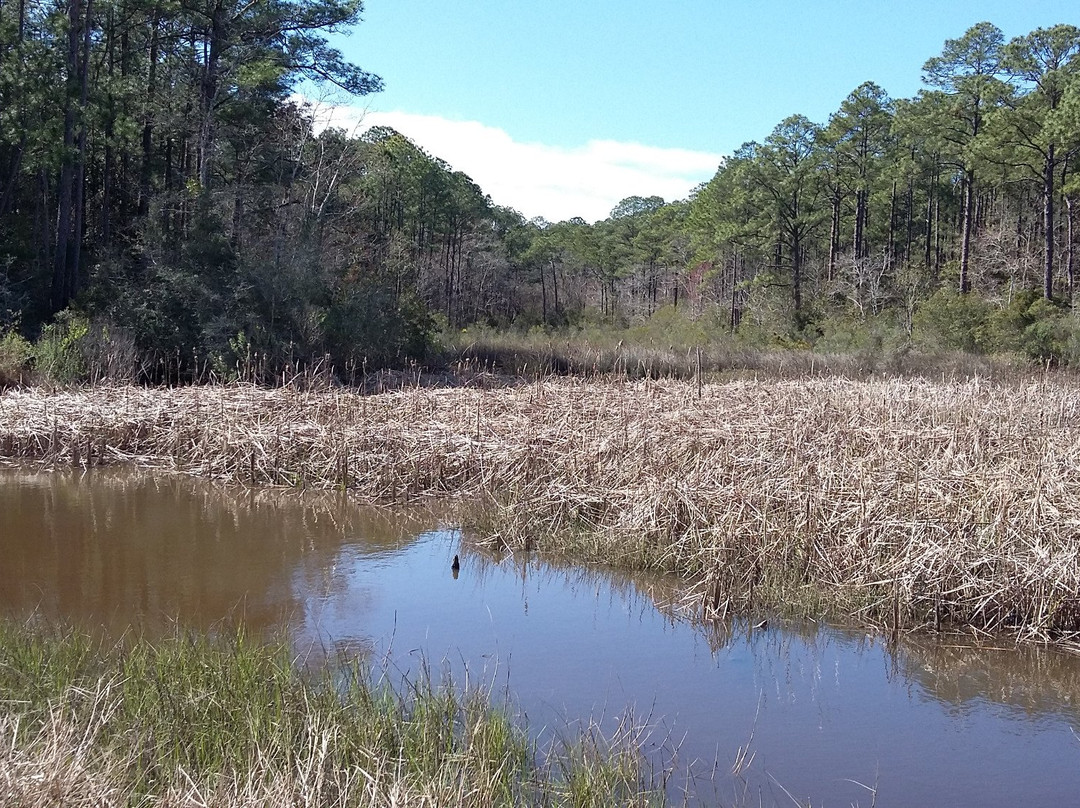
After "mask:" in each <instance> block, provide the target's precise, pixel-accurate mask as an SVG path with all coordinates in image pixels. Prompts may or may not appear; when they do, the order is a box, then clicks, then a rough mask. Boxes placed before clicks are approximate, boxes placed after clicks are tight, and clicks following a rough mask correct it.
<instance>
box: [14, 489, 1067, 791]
mask: <svg viewBox="0 0 1080 808" xmlns="http://www.w3.org/2000/svg"><path fill="white" fill-rule="evenodd" d="M455 554H459V555H461V557H462V566H461V571H460V574H459V575H458V577H456V578H455V577H454V576H453V574H452V572H451V569H450V560H451V558H452V557H453V556H454V555H455ZM673 592H674V589H673V583H672V582H671V581H667V580H664V579H655V578H653V579H642V578H634V577H630V576H626V575H624V574H619V573H616V572H612V571H604V570H585V569H580V568H573V567H557V566H552V565H549V564H543V563H539V562H538V561H537V560H536V559H514V558H506V559H501V560H498V559H492V558H489V557H486V556H483V555H480V554H476V553H470V552H469V551H468V550H467V548H463V547H462V546H461V542H460V536H459V535H458V534H457V533H456V532H455V531H453V530H449V529H446V528H445V527H444V526H441V525H440V524H439V519H438V516H437V515H433V514H431V513H426V514H425V513H412V514H402V513H395V512H390V511H379V510H365V509H362V508H360V507H357V506H355V505H350V504H349V503H348V502H347V501H346V500H345V499H343V498H342V497H340V496H338V495H318V496H314V495H311V496H307V497H305V496H301V495H296V494H292V495H289V494H286V495H283V494H280V493H275V492H266V491H264V492H253V491H235V490H234V491H226V490H223V489H221V488H219V487H216V486H214V485H212V484H209V483H206V482H199V481H192V480H187V479H183V478H155V477H146V476H142V475H138V474H132V473H125V472H116V471H94V472H92V473H78V472H70V473H56V474H52V473H35V472H29V471H19V470H16V471H0V613H3V614H6V615H25V614H28V613H30V612H36V613H38V614H39V615H40V616H42V617H45V618H47V619H51V620H56V621H62V622H75V623H80V624H83V625H86V626H89V627H94V628H98V627H101V628H103V629H104V630H106V631H109V632H112V633H120V632H123V631H126V630H129V629H130V628H131V627H132V626H135V627H138V628H139V629H140V630H142V631H145V632H147V633H150V634H154V633H159V632H169V631H172V630H173V628H174V626H175V625H177V624H179V625H183V626H185V627H195V628H199V629H202V630H208V631H212V630H214V629H215V627H217V626H220V625H222V624H223V623H232V622H235V621H238V620H243V621H245V623H246V624H247V625H248V626H249V627H250V628H251V629H253V630H270V631H275V630H280V629H286V630H288V631H289V632H290V633H291V636H292V637H293V639H294V642H295V643H296V646H297V648H298V650H301V651H304V652H306V653H308V654H309V655H310V656H311V658H314V659H317V658H320V657H321V655H322V654H325V653H327V652H329V651H338V652H345V653H363V654H367V655H369V656H370V657H371V659H372V660H373V661H375V662H380V663H383V664H386V663H389V664H390V665H392V666H393V668H394V670H396V671H399V672H400V673H401V674H403V675H407V676H412V675H415V674H416V673H417V672H418V671H419V669H420V668H421V667H422V666H424V665H429V666H431V667H433V668H435V669H436V670H442V671H446V672H448V673H450V674H451V675H453V676H454V678H455V679H456V680H457V681H459V682H461V681H462V680H463V679H464V678H465V677H466V676H467V677H468V678H470V679H471V680H473V681H476V680H482V681H486V682H489V683H493V684H495V685H496V687H497V688H498V690H499V691H500V692H502V691H503V690H505V691H506V692H508V693H509V694H510V699H511V703H512V705H513V708H514V709H515V710H517V711H519V712H520V713H521V715H522V720H524V721H527V723H528V726H529V728H530V730H531V731H533V732H534V733H536V734H537V735H538V736H540V737H541V738H544V737H551V736H553V735H554V734H556V733H558V732H564V733H565V731H566V728H567V724H568V723H569V724H570V727H571V729H572V728H573V726H575V725H576V723H577V722H579V721H581V722H584V721H588V720H595V721H597V722H599V723H600V724H601V726H602V727H604V728H605V729H606V730H608V731H613V729H614V727H615V725H616V723H617V721H618V719H619V718H620V717H621V716H622V715H624V714H625V713H626V712H628V711H630V712H632V713H633V714H634V715H635V716H636V717H637V719H638V720H639V721H641V722H642V723H645V724H647V725H648V726H649V727H650V728H651V730H652V731H651V734H650V735H649V736H648V738H647V739H646V740H645V742H644V745H645V747H646V749H647V751H649V753H650V755H651V756H652V759H653V760H655V761H657V764H658V765H662V766H667V767H669V768H670V770H671V772H672V776H671V783H674V784H676V786H675V787H684V786H685V787H688V788H690V789H691V790H692V791H693V793H694V796H695V799H696V800H701V801H702V802H705V803H708V804H715V803H720V804H724V805H794V804H801V805H807V804H813V805H815V806H821V805H824V806H848V805H861V806H869V805H871V804H874V805H877V806H909V805H911V806H916V805H980V806H1006V805H1007V806H1016V805H1026V804H1040V805H1074V804H1077V803H1078V801H1080V658H1077V657H1074V656H1071V655H1069V654H1066V653H1062V652H1054V651H1050V650H1045V649H1034V648H1026V649H1015V648H1011V647H1009V646H1008V644H1006V643H1003V644H1002V645H1001V647H988V646H985V645H984V646H982V647H975V646H971V645H968V644H966V643H961V642H957V641H955V640H950V639H944V640H937V639H935V638H931V637H913V638H906V639H904V640H903V641H902V642H901V643H900V644H899V645H890V644H887V643H885V642H883V641H881V640H880V639H878V638H874V637H871V636H868V635H866V634H865V633H864V632H862V631H858V630H854V629H842V628H836V627H826V626H821V625H816V624H813V623H782V622H780V621H777V620H770V621H769V622H768V624H767V626H765V627H759V628H754V627H752V623H754V622H756V621H751V622H735V623H729V624H724V625H720V624H710V625H699V624H695V623H694V622H693V621H691V620H688V619H685V618H682V617H680V616H679V615H677V614H674V613H672V612H671V610H668V609H664V608H658V607H657V605H656V604H657V603H661V604H662V603H663V602H664V601H666V600H667V599H668V598H669V597H670V596H671V595H672V593H673ZM740 749H746V750H747V754H746V758H745V759H746V760H747V761H748V762H747V763H746V764H745V765H744V766H743V767H742V768H741V769H740V771H739V772H738V773H737V774H733V773H732V769H733V767H734V764H735V762H736V760H737V759H738V758H739V755H740ZM675 787H673V789H672V793H674V788H675ZM870 789H876V791H877V793H876V798H875V795H874V794H873V792H872V791H871V790H870ZM796 801H797V802H796Z"/></svg>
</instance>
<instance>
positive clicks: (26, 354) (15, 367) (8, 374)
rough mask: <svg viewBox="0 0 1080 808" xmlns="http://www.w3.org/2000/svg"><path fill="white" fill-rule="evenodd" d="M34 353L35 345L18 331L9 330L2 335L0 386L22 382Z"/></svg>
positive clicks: (0, 341)
mask: <svg viewBox="0 0 1080 808" xmlns="http://www.w3.org/2000/svg"><path fill="white" fill-rule="evenodd" d="M33 355H34V346H32V345H31V344H30V343H29V342H28V341H27V340H26V339H25V338H24V337H23V336H22V335H21V334H19V333H18V332H17V331H15V330H11V331H8V332H6V333H5V334H4V335H3V336H2V337H0V388H4V387H7V386H9V385H15V384H21V383H22V382H23V380H24V379H25V378H26V374H27V371H28V370H29V367H30V360H31V358H32V357H33Z"/></svg>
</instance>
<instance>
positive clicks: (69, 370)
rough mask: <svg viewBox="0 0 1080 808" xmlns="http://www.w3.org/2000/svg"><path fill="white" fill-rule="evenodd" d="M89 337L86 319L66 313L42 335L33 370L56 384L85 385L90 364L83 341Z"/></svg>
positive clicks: (38, 340) (35, 350)
mask: <svg viewBox="0 0 1080 808" xmlns="http://www.w3.org/2000/svg"><path fill="white" fill-rule="evenodd" d="M89 333H90V321H89V320H88V319H87V318H86V316H85V315H83V314H80V313H78V312H75V311H72V310H71V309H65V310H64V311H62V312H60V313H59V314H58V315H56V318H55V320H54V321H53V322H52V323H50V324H49V325H47V326H45V328H43V329H42V331H41V336H39V337H38V338H37V341H36V342H35V343H34V368H35V370H36V371H37V373H38V374H39V375H40V376H41V377H42V378H43V379H45V380H47V381H49V382H52V383H53V384H74V383H76V382H81V381H86V379H87V370H88V368H87V363H86V358H85V356H84V355H83V350H82V341H83V340H84V339H85V338H86V336H87V334H89Z"/></svg>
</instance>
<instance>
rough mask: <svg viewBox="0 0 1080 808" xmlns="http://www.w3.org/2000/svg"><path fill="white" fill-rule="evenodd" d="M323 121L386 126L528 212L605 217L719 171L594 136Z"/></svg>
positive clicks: (695, 155) (398, 120)
mask: <svg viewBox="0 0 1080 808" xmlns="http://www.w3.org/2000/svg"><path fill="white" fill-rule="evenodd" d="M317 119H318V120H319V121H321V122H323V123H324V125H332V126H337V127H341V128H343V129H345V130H347V131H350V132H356V133H357V134H359V133H360V132H363V131H366V130H367V129H368V128H370V127H372V126H390V127H393V128H394V129H396V130H397V131H399V132H401V133H402V134H403V135H405V136H406V137H408V138H409V139H410V140H412V141H413V142H414V143H416V144H417V145H418V146H420V147H421V148H422V149H424V150H425V151H427V152H428V153H429V154H431V155H433V156H435V157H439V158H441V159H443V160H445V161H446V162H447V163H449V164H450V165H451V166H452V167H453V168H454V169H455V170H457V171H463V172H464V173H465V174H468V175H469V176H470V177H471V178H472V179H473V181H474V182H476V184H477V185H479V186H480V188H482V189H483V191H484V192H485V193H486V194H488V195H489V196H490V197H491V199H492V201H494V202H495V203H496V204H498V205H505V206H507V207H511V208H514V209H516V210H517V211H519V212H520V213H521V214H523V215H524V216H526V217H527V218H532V217H534V216H543V217H544V218H545V219H548V220H549V221H553V222H556V221H562V220H564V219H569V218H571V217H574V216H580V217H581V218H583V219H585V220H586V221H589V222H594V221H597V220H599V219H604V218H606V217H607V216H608V214H609V213H610V212H611V209H612V208H614V207H615V205H616V204H617V203H618V202H619V201H620V200H622V199H625V198H626V197H628V196H661V197H663V198H664V199H665V200H667V201H669V202H670V201H674V200H677V199H685V198H686V197H687V196H688V195H689V194H690V191H691V190H693V188H694V187H695V186H696V185H698V183H701V182H704V181H707V180H708V179H710V178H711V177H712V176H713V174H714V173H715V172H716V169H717V166H719V164H720V161H721V160H722V157H721V155H719V154H712V153H708V152H697V151H690V150H687V149H673V148H660V147H655V146H645V145H642V144H639V143H622V142H618V141H612V140H593V141H589V143H587V144H586V145H584V146H581V147H578V148H571V149H567V148H561V147H556V146H547V145H544V144H541V143H521V142H518V141H516V140H514V139H513V138H512V137H511V136H510V135H509V134H507V133H506V132H505V131H503V130H502V129H498V128H496V127H492V126H487V125H485V124H482V123H478V122H476V121H452V120H447V119H446V118H440V117H436V116H433V115H416V114H412V113H407V112H364V111H363V110H360V109H357V108H355V107H340V106H339V107H324V108H323V110H322V112H320V113H319V114H318V115H317Z"/></svg>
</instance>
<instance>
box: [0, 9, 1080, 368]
mask: <svg viewBox="0 0 1080 808" xmlns="http://www.w3.org/2000/svg"><path fill="white" fill-rule="evenodd" d="M361 12H362V4H361V3H360V2H359V0H273V2H248V0H244V1H243V2H241V0H0V335H5V336H3V337H2V339H0V376H2V375H4V374H5V373H6V374H7V375H8V376H11V375H12V374H13V373H14V372H15V371H14V370H13V369H18V368H21V367H26V366H28V365H29V364H35V363H36V365H37V367H38V368H39V370H42V371H45V372H47V374H48V375H50V376H51V377H53V378H54V379H57V380H60V381H63V380H65V379H78V378H85V377H87V376H88V375H92V376H95V377H101V376H116V377H125V378H142V379H144V380H152V381H166V380H177V381H182V380H189V379H195V378H207V377H209V376H211V375H213V376H216V377H217V378H228V377H230V376H231V375H235V374H236V373H238V372H239V369H240V368H241V367H246V368H249V369H250V368H251V367H252V366H253V365H257V366H258V367H259V368H260V369H261V371H262V372H263V373H264V375H265V376H266V377H267V378H276V377H278V376H279V375H280V373H281V372H282V371H283V370H287V369H288V368H295V367H297V366H299V365H304V364H307V365H311V364H319V363H324V364H325V365H326V366H332V367H334V368H336V369H338V371H339V372H355V371H356V370H357V369H358V368H363V369H367V368H372V369H374V368H378V367H387V366H400V365H402V364H403V363H406V362H409V361H421V360H423V359H424V358H425V356H429V355H430V352H431V350H432V348H433V346H434V344H435V342H436V340H437V337H438V335H439V334H460V333H461V331H462V330H463V329H466V330H476V329H494V330H502V329H514V330H517V331H519V332H528V331H530V330H533V331H540V332H543V333H545V334H552V333H558V334H560V335H563V334H566V333H569V332H572V331H573V330H574V329H579V330H580V329H590V328H591V329H597V328H603V329H607V330H609V331H612V330H615V331H617V330H618V329H623V328H626V327H628V326H633V325H635V324H641V323H650V322H652V323H655V324H657V327H656V328H654V329H653V333H654V334H656V335H657V337H656V338H657V339H661V340H663V339H669V340H670V341H672V342H673V343H674V342H677V341H678V340H679V339H680V338H682V337H685V338H686V339H687V340H689V341H693V340H700V339H709V338H718V339H719V338H723V339H731V340H737V341H741V342H742V343H744V344H747V345H754V346H759V347H767V346H786V347H794V348H807V349H814V350H818V351H832V352H837V351H839V352H843V351H852V350H864V349H866V348H868V347H870V348H878V349H881V350H908V349H909V348H910V347H911V346H915V347H917V348H919V349H922V350H927V351H934V350H957V351H975V352H987V353H1015V354H1019V355H1023V356H1027V357H1031V358H1035V359H1039V360H1042V361H1045V360H1060V361H1065V362H1068V361H1080V321H1077V320H1076V319H1075V318H1074V316H1073V314H1072V304H1073V300H1074V295H1075V292H1076V277H1075V275H1076V269H1077V267H1076V264H1077V257H1076V248H1077V238H1078V237H1077V233H1076V230H1077V216H1078V214H1077V207H1078V205H1080V175H1078V162H1080V29H1078V28H1076V27H1074V26H1071V25H1057V26H1054V27H1052V28H1047V29H1039V30H1036V31H1034V32H1032V33H1030V34H1028V35H1026V36H1022V37H1017V38H1015V39H1013V40H1011V41H1006V40H1005V39H1004V37H1003V35H1002V33H1001V32H1000V30H998V29H997V28H996V27H995V26H993V25H991V24H990V23H985V22H984V23H980V24H978V25H976V26H974V27H972V28H971V29H970V30H969V31H967V32H966V33H964V34H963V35H962V36H961V37H959V38H958V39H950V40H948V41H946V42H945V44H944V47H943V49H942V52H941V54H940V55H937V56H933V57H932V58H930V59H929V60H928V61H927V62H926V64H925V66H924V68H923V82H924V84H925V89H923V90H922V91H921V92H920V93H919V94H918V95H917V96H916V97H914V98H910V99H893V98H890V97H889V95H888V94H887V93H886V91H885V90H884V89H883V88H881V87H879V86H877V85H876V84H874V83H871V82H867V83H864V84H862V85H860V86H859V87H857V88H855V89H854V90H853V91H852V92H851V94H850V95H849V96H848V97H847V98H845V99H844V100H843V102H842V103H841V104H840V107H839V109H838V110H837V111H836V112H835V113H834V114H833V115H831V116H830V118H829V120H828V121H825V122H813V121H810V120H808V119H807V118H805V117H803V116H800V115H793V116H791V117H789V118H786V119H785V120H783V121H781V122H780V123H778V124H777V126H776V127H775V129H774V130H773V131H772V132H771V133H770V134H769V136H768V137H766V138H765V139H764V140H762V141H761V142H750V143H746V144H744V145H743V146H742V147H740V148H739V149H738V150H737V151H736V152H735V153H734V154H733V155H731V156H730V157H729V158H727V159H726V160H725V161H724V162H723V164H722V165H721V166H719V167H718V170H717V172H716V175H715V176H714V177H713V178H712V179H711V180H710V181H709V182H707V183H704V184H703V185H702V186H700V187H699V188H698V189H696V190H695V191H694V192H693V193H692V195H691V196H690V198H689V199H687V200H682V201H677V202H670V203H669V202H665V201H664V200H662V199H660V198H657V197H647V198H646V197H631V198H628V199H625V200H623V201H622V202H621V203H619V205H618V206H616V208H615V209H614V210H612V212H611V215H610V216H609V217H608V218H607V219H605V220H603V221H600V222H596V223H591V224H590V223H587V222H585V221H583V220H581V219H571V220H569V221H564V222H558V223H550V222H546V221H543V220H539V219H534V220H526V219H525V218H524V217H523V216H522V215H520V214H519V213H517V212H516V211H514V210H511V209H508V208H504V207H499V206H497V205H494V204H493V203H492V202H491V200H490V199H489V198H488V197H487V196H486V195H485V194H484V192H483V190H482V189H481V188H479V187H478V186H477V185H476V184H475V183H474V182H473V181H472V180H471V179H470V178H469V177H467V176H465V175H464V174H462V173H461V172H459V171H454V170H453V169H452V168H451V167H450V166H449V165H447V164H446V163H444V162H443V161H441V160H439V159H438V158H437V157H435V156H433V155H430V154H427V153H425V152H424V151H423V150H421V149H420V148H418V147H417V146H416V145H415V144H413V143H412V142H410V141H409V140H408V138H407V137H405V136H404V135H402V134H400V133H398V132H395V131H393V130H390V129H386V128H374V129H370V130H368V131H366V132H365V133H363V134H362V135H359V136H357V135H355V134H352V133H347V132H344V131H342V130H340V129H333V128H325V129H324V128H321V127H318V126H316V125H315V123H314V116H313V114H312V110H311V109H310V108H309V107H308V106H306V105H305V104H304V103H302V102H299V101H297V98H298V96H297V95H296V91H297V90H298V89H304V90H310V88H311V87H312V86H314V85H319V84H322V85H329V86H331V87H336V88H340V89H342V90H345V91H348V92H350V93H353V94H357V95H363V94H367V93H371V92H377V91H378V90H379V89H380V88H381V84H382V82H381V79H380V78H379V77H378V76H376V75H374V74H372V73H368V72H366V71H364V70H362V69H360V68H359V67H356V66H355V65H352V64H349V63H348V62H346V61H345V60H344V59H343V57H342V55H341V54H340V53H339V52H338V51H337V50H335V49H334V48H332V47H330V46H329V45H328V43H327V40H326V36H327V35H328V34H329V33H331V32H333V31H337V30H341V29H344V28H346V27H348V26H351V25H354V24H356V23H357V22H358V21H359V17H360V14H361ZM688 324H689V325H688ZM728 335H729V336H728ZM5 368H6V370H5ZM3 381H4V380H3V379H2V378H0V383H2V382H3Z"/></svg>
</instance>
